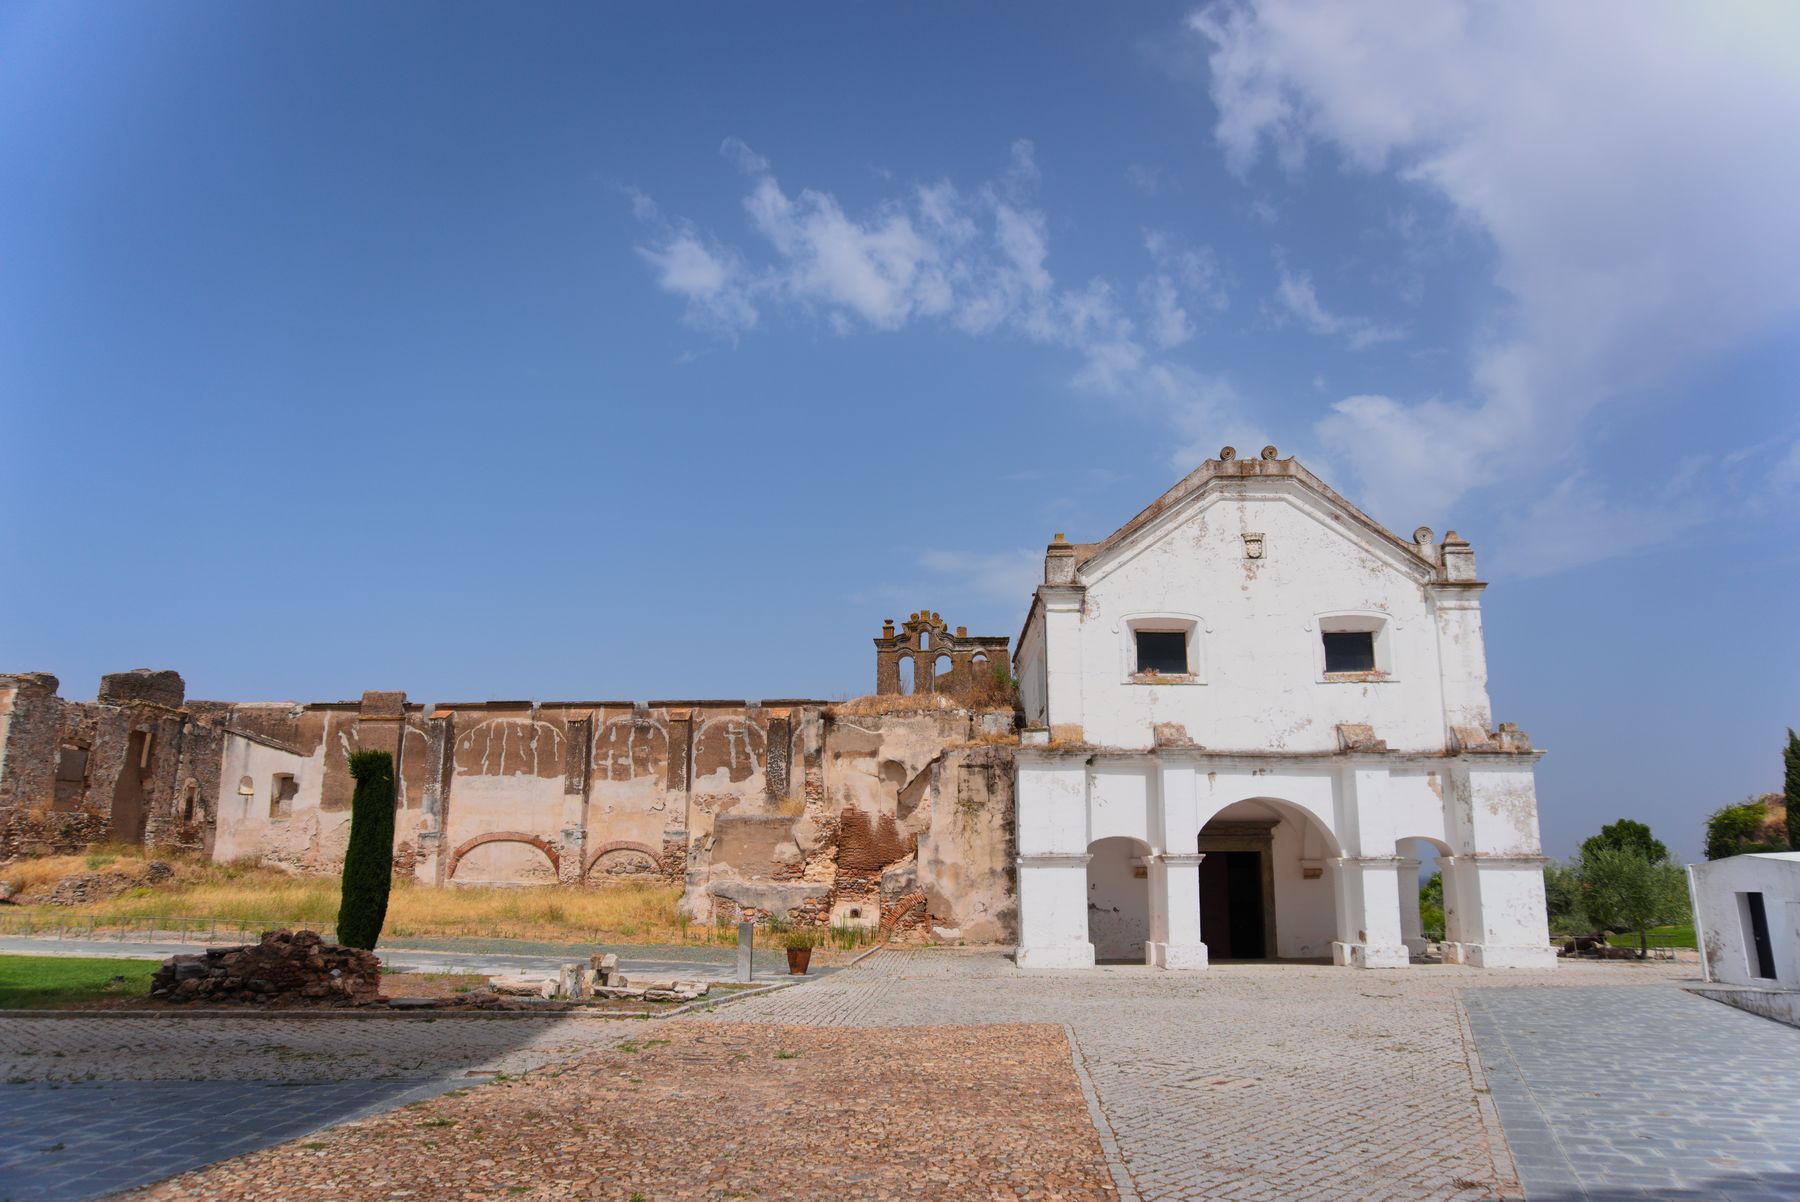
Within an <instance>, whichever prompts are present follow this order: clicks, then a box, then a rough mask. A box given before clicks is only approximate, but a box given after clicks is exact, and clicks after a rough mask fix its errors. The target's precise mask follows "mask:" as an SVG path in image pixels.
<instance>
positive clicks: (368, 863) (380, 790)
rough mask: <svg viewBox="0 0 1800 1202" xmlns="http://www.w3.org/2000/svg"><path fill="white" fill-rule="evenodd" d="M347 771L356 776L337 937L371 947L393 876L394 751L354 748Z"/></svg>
mask: <svg viewBox="0 0 1800 1202" xmlns="http://www.w3.org/2000/svg"><path fill="white" fill-rule="evenodd" d="M350 775H351V776H353V777H355V778H356V792H355V794H354V795H353V796H352V797H351V799H350V845H349V847H347V848H346V849H345V851H344V891H343V896H342V900H341V901H340V902H339V903H338V916H337V939H338V942H339V943H341V944H343V945H344V946H345V947H360V948H365V949H368V950H370V951H373V950H374V948H375V942H376V940H378V939H380V938H381V925H382V923H384V922H386V921H387V906H388V889H389V888H390V887H391V886H392V884H393V879H394V757H393V756H391V755H389V754H388V753H387V752H385V751H368V750H364V751H353V752H351V753H350Z"/></svg>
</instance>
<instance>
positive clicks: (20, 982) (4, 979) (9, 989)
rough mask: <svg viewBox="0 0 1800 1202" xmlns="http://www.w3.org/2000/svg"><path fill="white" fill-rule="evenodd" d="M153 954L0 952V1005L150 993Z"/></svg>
mask: <svg viewBox="0 0 1800 1202" xmlns="http://www.w3.org/2000/svg"><path fill="white" fill-rule="evenodd" d="M158 967H159V963H158V962H157V961H155V960H94V959H87V958H84V957H79V956H0V1010H53V1009H57V1008H58V1007H62V1006H68V1005H71V1004H74V1003H79V1002H91V1001H95V1000H98V999H101V998H114V997H127V996H133V995H135V996H137V997H141V998H146V999H148V997H149V996H150V974H151V973H153V972H155V971H156V970H157V968H158Z"/></svg>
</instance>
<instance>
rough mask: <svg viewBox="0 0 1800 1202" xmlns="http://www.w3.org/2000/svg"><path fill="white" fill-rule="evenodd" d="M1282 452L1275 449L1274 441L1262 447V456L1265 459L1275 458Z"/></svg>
mask: <svg viewBox="0 0 1800 1202" xmlns="http://www.w3.org/2000/svg"><path fill="white" fill-rule="evenodd" d="M1280 454H1281V452H1280V451H1277V450H1276V449H1275V444H1274V443H1270V444H1269V445H1268V446H1266V447H1264V448H1263V449H1262V457H1263V458H1264V459H1275V458H1277V457H1279V456H1280Z"/></svg>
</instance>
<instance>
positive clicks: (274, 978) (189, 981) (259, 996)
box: [150, 931, 381, 1006]
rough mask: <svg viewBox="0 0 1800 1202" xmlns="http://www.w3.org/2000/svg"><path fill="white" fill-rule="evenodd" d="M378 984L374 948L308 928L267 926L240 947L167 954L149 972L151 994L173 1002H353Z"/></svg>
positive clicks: (368, 997) (370, 997)
mask: <svg viewBox="0 0 1800 1202" xmlns="http://www.w3.org/2000/svg"><path fill="white" fill-rule="evenodd" d="M380 988H381V961H380V960H377V959H376V958H375V953H374V952H366V951H363V950H361V949H360V948H354V947H339V946H338V945H337V944H335V943H326V942H325V941H324V940H323V939H321V938H320V937H319V936H318V935H317V934H315V933H313V932H312V931H269V932H267V933H266V934H264V935H263V937H262V942H260V943H254V944H250V945H248V946H245V947H218V948H210V949H208V950H207V951H205V952H202V953H200V954H198V955H188V956H171V957H169V958H168V959H167V960H165V961H163V966H162V967H161V968H159V969H157V970H156V973H155V975H153V976H152V977H151V978H150V996H151V997H156V998H166V999H168V1000H169V1001H172V1002H194V1001H202V1000H204V1001H209V1002H257V1003H268V1002H290V1003H292V1002H300V1003H303V1004H305V1003H311V1004H316V1005H331V1006H352V1005H360V1004H364V1003H368V1002H373V1001H375V999H376V994H377V993H378V992H379V990H380Z"/></svg>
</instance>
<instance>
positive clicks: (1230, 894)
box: [1200, 843, 1269, 960]
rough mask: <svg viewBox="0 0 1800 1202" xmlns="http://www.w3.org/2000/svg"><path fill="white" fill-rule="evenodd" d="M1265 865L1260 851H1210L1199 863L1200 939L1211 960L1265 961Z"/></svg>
mask: <svg viewBox="0 0 1800 1202" xmlns="http://www.w3.org/2000/svg"><path fill="white" fill-rule="evenodd" d="M1202 845H1203V846H1204V843H1203V844H1202ZM1265 862H1266V861H1265V858H1264V853H1263V852H1262V851H1209V852H1207V853H1206V859H1204V860H1202V861H1200V938H1201V940H1202V942H1204V943H1205V944H1206V949H1207V954H1208V955H1209V956H1210V957H1211V958H1212V959H1214V960H1264V959H1267V958H1268V953H1269V932H1268V927H1267V924H1266V922H1265V917H1264V910H1265V907H1264V905H1263V865H1264V863H1265Z"/></svg>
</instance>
